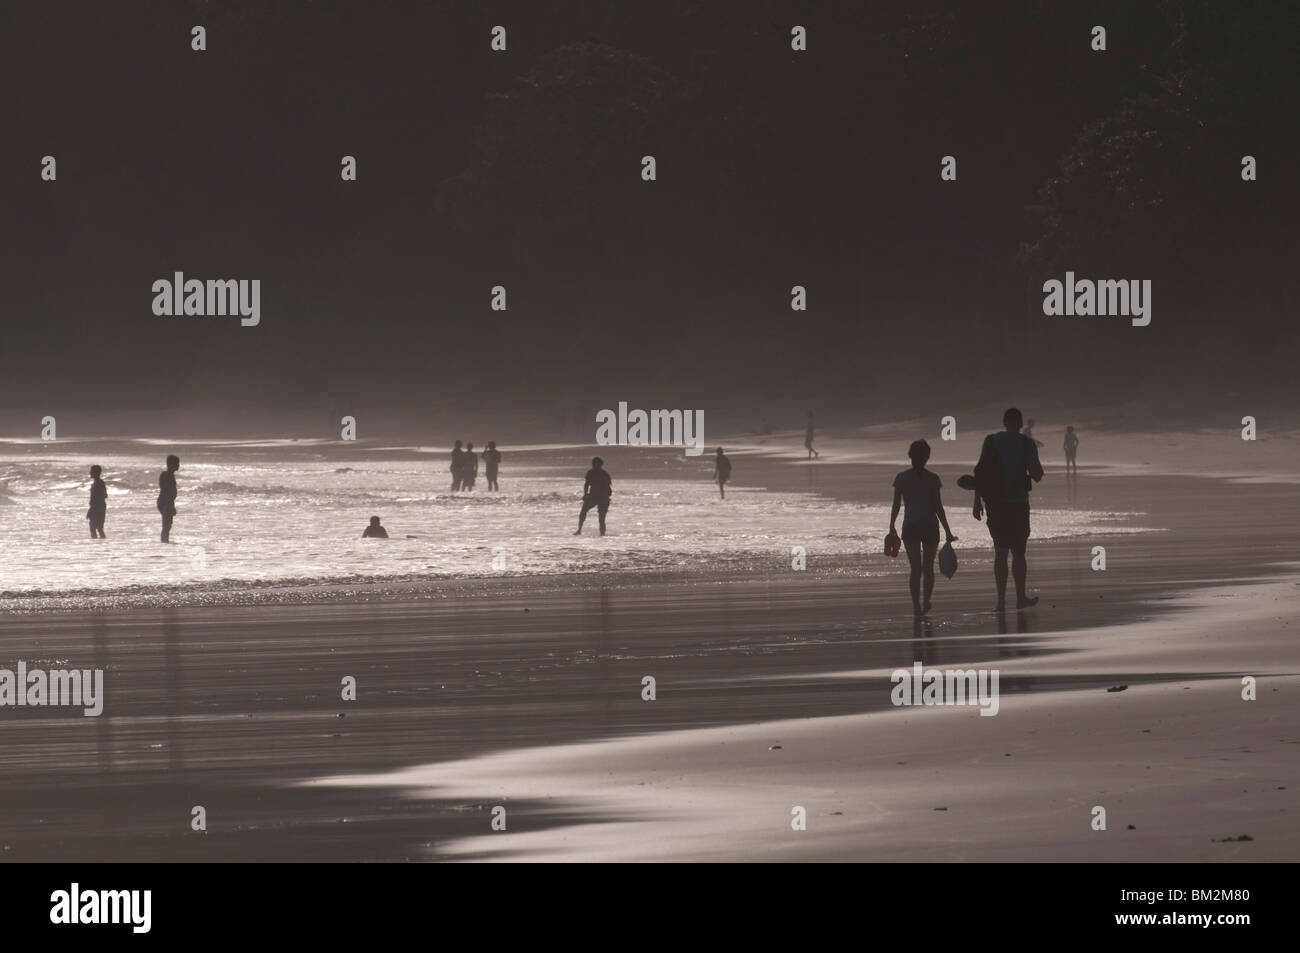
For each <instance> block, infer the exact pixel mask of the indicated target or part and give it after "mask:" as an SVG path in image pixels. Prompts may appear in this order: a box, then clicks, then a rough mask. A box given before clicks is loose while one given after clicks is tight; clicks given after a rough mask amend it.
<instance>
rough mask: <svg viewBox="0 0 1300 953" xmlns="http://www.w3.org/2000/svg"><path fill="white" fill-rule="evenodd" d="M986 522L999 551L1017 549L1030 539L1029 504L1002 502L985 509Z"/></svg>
mask: <svg viewBox="0 0 1300 953" xmlns="http://www.w3.org/2000/svg"><path fill="white" fill-rule="evenodd" d="M985 512H986V516H985V521H986V522H987V523H988V527H989V535H990V536H992V537H993V545H994V546H996V547H997V548H998V549H1016V548H1017V547H1020V546H1023V545H1025V542H1026V541H1027V540H1028V539H1029V504H1028V503H1027V502H1026V503H1007V502H1006V501H1002V502H1000V503H996V504H994V505H993V506H986V507H985Z"/></svg>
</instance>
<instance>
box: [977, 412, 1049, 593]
mask: <svg viewBox="0 0 1300 953" xmlns="http://www.w3.org/2000/svg"><path fill="white" fill-rule="evenodd" d="M1002 423H1003V425H1004V426H1005V427H1006V428H1007V429H1006V430H1003V431H1002V432H1001V433H991V434H989V435H988V436H987V437H985V438H984V445H983V446H982V447H981V448H980V459H979V463H977V464H976V465H975V483H976V490H975V507H974V510H973V511H972V514H971V515H973V516H974V517H975V519H977V520H978V519H979V518H980V516H981V515H982V513H984V512H987V513H988V523H987V525H988V528H989V535H990V536H992V537H993V579H994V582H995V583H996V584H997V589H998V604H997V609H998V611H1001V610H1002V609H1003V608H1005V606H1006V601H1007V553H1010V554H1011V573H1012V575H1013V576H1014V577H1015V580H1016V608H1017V609H1027V608H1029V607H1030V606H1033V605H1037V604H1038V597H1037V596H1033V597H1031V596H1029V595H1028V594H1027V593H1026V591H1025V577H1026V575H1027V573H1028V564H1027V562H1026V560H1025V548H1026V546H1027V545H1028V543H1029V489H1030V487H1031V486H1032V485H1033V483H1037V482H1038V481H1039V480H1041V479H1042V478H1043V465H1042V464H1041V463H1040V462H1039V460H1038V447H1037V445H1035V443H1034V441H1032V440H1030V439H1029V438H1028V437H1026V436H1025V435H1024V434H1022V433H1021V432H1020V428H1021V426H1023V424H1024V418H1023V417H1022V416H1021V414H1020V411H1019V410H1017V409H1016V408H1015V407H1011V408H1009V409H1008V410H1007V412H1006V413H1005V414H1003V415H1002ZM1031 481H1033V482H1032V483H1031Z"/></svg>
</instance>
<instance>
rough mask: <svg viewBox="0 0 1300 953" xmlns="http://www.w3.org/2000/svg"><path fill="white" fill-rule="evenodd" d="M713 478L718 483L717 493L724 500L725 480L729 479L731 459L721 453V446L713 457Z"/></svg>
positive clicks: (725, 494) (725, 495) (725, 496)
mask: <svg viewBox="0 0 1300 953" xmlns="http://www.w3.org/2000/svg"><path fill="white" fill-rule="evenodd" d="M713 479H714V480H715V481H716V482H717V484H718V494H719V495H720V496H721V497H722V498H723V499H724V500H725V499H726V498H727V491H726V489H725V487H726V485H727V481H728V480H730V479H731V461H730V460H728V459H727V458H726V456H724V455H723V453H722V448H721V447H719V448H718V455H717V456H716V457H714V458H713Z"/></svg>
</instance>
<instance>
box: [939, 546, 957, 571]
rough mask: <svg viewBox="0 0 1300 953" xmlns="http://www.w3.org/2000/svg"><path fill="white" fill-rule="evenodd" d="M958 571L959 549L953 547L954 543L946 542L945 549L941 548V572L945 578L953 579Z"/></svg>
mask: <svg viewBox="0 0 1300 953" xmlns="http://www.w3.org/2000/svg"><path fill="white" fill-rule="evenodd" d="M956 571H957V550H955V549H953V548H952V543H944V544H943V549H941V550H939V572H941V573H943V575H944V578H946V579H951V578H952V577H953V574H954V573H955V572H956Z"/></svg>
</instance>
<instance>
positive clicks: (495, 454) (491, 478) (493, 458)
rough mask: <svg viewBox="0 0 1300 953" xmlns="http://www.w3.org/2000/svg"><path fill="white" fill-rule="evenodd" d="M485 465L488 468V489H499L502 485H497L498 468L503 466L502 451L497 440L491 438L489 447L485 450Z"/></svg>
mask: <svg viewBox="0 0 1300 953" xmlns="http://www.w3.org/2000/svg"><path fill="white" fill-rule="evenodd" d="M483 465H484V466H485V467H486V468H487V481H488V489H489V490H494V491H499V490H500V489H501V487H499V486H497V468H498V467H500V466H501V451H500V450H498V449H497V442H496V441H495V440H489V441H488V445H487V449H486V450H484V451H483Z"/></svg>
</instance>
